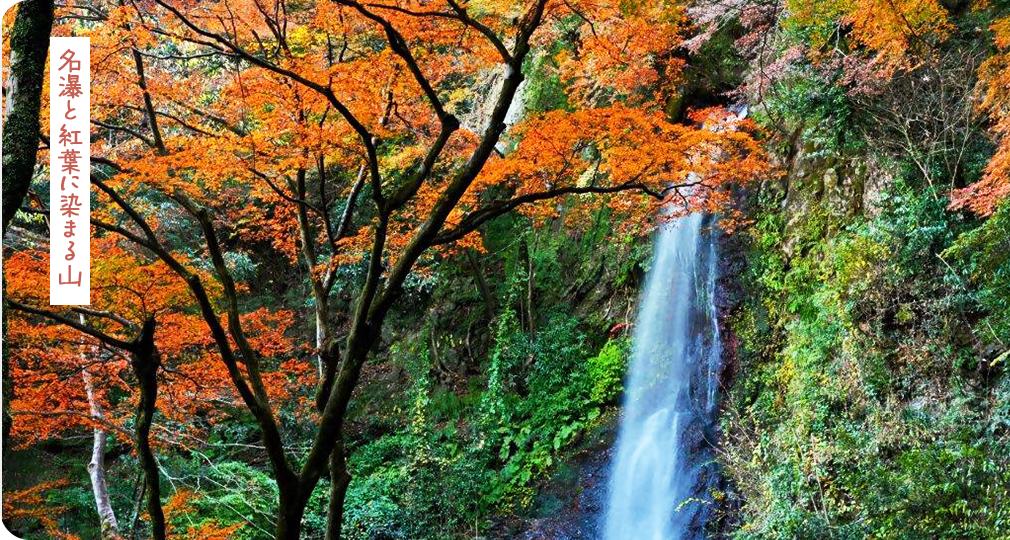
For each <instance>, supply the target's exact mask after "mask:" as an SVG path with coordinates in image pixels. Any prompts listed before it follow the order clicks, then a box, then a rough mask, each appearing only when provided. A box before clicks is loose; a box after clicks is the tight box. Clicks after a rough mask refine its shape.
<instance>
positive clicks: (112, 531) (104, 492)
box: [81, 315, 120, 540]
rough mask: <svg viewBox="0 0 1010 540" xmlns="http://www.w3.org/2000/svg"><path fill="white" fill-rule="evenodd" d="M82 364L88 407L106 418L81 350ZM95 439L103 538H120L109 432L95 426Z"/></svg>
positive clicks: (93, 468) (94, 486) (94, 477)
mask: <svg viewBox="0 0 1010 540" xmlns="http://www.w3.org/2000/svg"><path fill="white" fill-rule="evenodd" d="M84 322H85V321H84V315H81V324H84ZM81 365H82V366H85V367H83V369H82V370H81V378H82V379H84V392H85V394H86V395H87V397H88V408H89V409H91V416H92V418H95V419H97V420H104V419H105V412H104V411H102V406H101V404H100V403H99V402H98V396H97V395H96V393H95V385H94V383H93V381H92V379H91V372H90V371H88V368H87V367H86V366H87V355H86V354H85V353H84V350H81ZM93 436H94V440H93V442H92V445H91V461H90V462H88V476H89V477H91V491H92V494H93V495H94V497H95V510H96V511H97V512H98V520H99V523H101V530H102V533H101V534H102V540H111V539H117V538H120V535H119V522H118V521H117V520H116V512H115V510H113V508H112V501H111V500H110V499H109V486H108V483H107V482H106V480H105V441H106V438H107V434H106V433H105V431H104V430H103V429H101V428H99V427H97V426H96V427H95V428H94V435H93Z"/></svg>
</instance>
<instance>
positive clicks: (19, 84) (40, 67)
mask: <svg viewBox="0 0 1010 540" xmlns="http://www.w3.org/2000/svg"><path fill="white" fill-rule="evenodd" d="M52 29H53V2H52V1H45V0H25V1H24V2H22V3H21V4H19V5H18V13H17V16H16V18H15V19H14V28H13V29H12V31H11V36H10V47H11V53H10V77H9V78H8V79H7V95H6V96H5V98H6V100H7V104H6V105H7V106H6V109H5V110H4V135H3V172H4V174H3V234H6V233H7V227H8V226H9V225H10V222H11V220H12V219H13V218H14V213H15V212H16V211H17V209H18V208H20V207H21V203H22V201H24V198H25V195H27V194H28V187H29V186H30V185H31V182H32V173H33V172H34V171H35V158H36V155H37V154H38V148H39V129H40V122H39V109H40V108H41V104H42V78H43V76H44V74H45V69H46V55H47V54H48V52H49V39H48V37H49V34H50V33H52Z"/></svg>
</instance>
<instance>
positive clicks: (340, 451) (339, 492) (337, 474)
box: [326, 440, 351, 540]
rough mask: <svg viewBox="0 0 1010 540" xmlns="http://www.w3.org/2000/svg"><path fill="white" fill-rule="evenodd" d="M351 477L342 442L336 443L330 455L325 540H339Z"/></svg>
mask: <svg viewBox="0 0 1010 540" xmlns="http://www.w3.org/2000/svg"><path fill="white" fill-rule="evenodd" d="M350 484H351V475H350V473H348V471H347V460H346V458H345V456H344V441H343V440H341V441H339V442H337V446H336V447H334V448H333V453H332V454H330V504H329V506H328V508H327V512H326V540H340V530H341V527H342V526H343V521H344V499H345V498H346V497H347V486H349V485H350Z"/></svg>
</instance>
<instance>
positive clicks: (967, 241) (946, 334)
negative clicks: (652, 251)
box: [723, 182, 1010, 540]
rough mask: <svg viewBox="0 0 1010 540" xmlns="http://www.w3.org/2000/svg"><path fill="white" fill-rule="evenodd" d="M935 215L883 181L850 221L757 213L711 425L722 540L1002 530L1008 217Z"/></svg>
mask: <svg viewBox="0 0 1010 540" xmlns="http://www.w3.org/2000/svg"><path fill="white" fill-rule="evenodd" d="M946 204H947V201H946V199H945V198H944V197H943V196H941V195H940V194H939V193H936V192H934V191H931V190H923V189H920V188H914V187H913V186H912V185H910V184H907V183H904V182H898V183H897V184H896V185H895V186H893V187H892V189H891V191H890V192H889V193H888V195H887V198H886V200H885V201H884V205H883V209H882V211H881V212H880V213H879V214H878V215H876V216H874V217H869V218H856V219H853V220H850V221H849V222H848V223H829V222H828V221H830V218H828V217H826V216H820V217H819V216H818V210H816V209H815V210H812V211H811V214H812V215H811V216H809V217H810V218H811V219H808V220H807V221H805V222H803V223H804V225H802V226H803V227H804V230H791V229H789V230H787V228H786V226H785V225H784V221H783V219H782V218H781V216H780V215H779V214H778V213H777V210H775V208H774V207H773V206H771V205H766V206H764V207H763V210H762V211H761V212H759V216H758V217H757V219H756V226H755V227H754V229H753V239H754V242H753V244H752V245H753V249H754V251H753V254H752V256H751V260H752V264H751V265H750V273H749V275H748V276H747V278H746V281H747V283H748V285H749V287H750V291H751V292H752V295H751V297H750V298H748V299H747V301H746V303H745V305H744V307H743V308H742V309H741V310H740V311H739V312H738V313H736V314H735V315H734V324H733V326H734V329H735V331H736V334H737V336H738V337H740V339H741V347H740V351H739V353H740V354H739V359H740V362H741V367H740V373H741V376H740V377H739V379H738V380H737V381H736V383H735V384H734V385H733V388H732V389H731V390H730V402H731V403H732V410H733V412H732V413H731V414H727V415H725V416H724V418H723V423H724V428H725V429H726V430H727V431H729V432H732V433H736V434H738V437H734V438H733V440H734V441H735V442H734V443H732V444H730V445H729V446H728V448H727V453H726V455H725V456H724V459H725V460H726V462H727V463H726V464H727V468H726V470H727V471H730V473H731V476H732V477H733V478H734V480H735V484H736V486H735V489H736V490H737V491H736V493H737V496H739V497H742V498H743V499H744V501H745V502H744V506H743V512H742V517H740V518H739V519H738V522H737V525H738V526H737V527H736V529H735V531H736V532H735V533H734V537H735V538H738V539H741V540H743V539H747V540H751V539H755V540H756V539H773V538H774V539H781V538H837V539H847V538H853V539H855V538H875V539H888V540H892V539H893V540H899V539H900V540H912V539H920V538H943V539H969V538H981V539H995V538H1006V537H1007V535H1008V534H1010V519H1008V518H1010V498H1008V492H1010V491H1008V490H1010V472H1008V471H1010V461H1008V458H1007V456H1008V455H1010V435H1008V431H1007V424H1006V412H1005V410H1006V405H1005V400H1006V398H1007V397H1008V396H1007V390H1006V389H1007V387H1008V385H1010V377H1008V376H1007V374H1006V373H1005V370H1004V367H1003V365H1002V361H1000V360H999V353H1000V352H1001V351H1003V350H1005V348H1006V345H1005V343H1006V341H1005V340H1004V337H1003V336H1005V332H1006V331H1007V324H1006V321H1007V318H1006V315H1005V314H1006V311H1005V307H1004V306H1005V304H1004V302H1005V298H1006V291H1007V286H1008V280H1007V268H1006V264H1007V261H1006V255H1005V253H1006V250H1005V248H1002V249H1001V247H1002V244H1000V242H1005V229H1002V230H1001V232H1000V233H996V232H994V231H995V230H998V229H990V228H989V227H1000V226H1001V225H1000V221H999V220H1001V219H1006V218H1005V217H1002V216H995V217H994V218H993V219H991V220H989V221H987V222H985V223H984V224H982V225H981V226H980V225H979V224H976V223H970V222H966V221H965V220H964V219H962V218H961V217H960V216H959V215H956V214H951V213H950V212H948V211H947V210H946ZM826 220H828V221H826ZM990 224H992V225H990ZM829 230H840V232H839V233H837V234H835V235H830V234H828V231H829ZM786 237H789V238H793V239H798V240H796V245H795V246H794V247H793V250H792V253H794V255H793V256H792V257H788V256H786V255H785V254H784V253H783V251H782V249H781V248H782V245H783V243H784V242H785V238H786ZM1000 298H1002V299H1004V300H1001V299H1000Z"/></svg>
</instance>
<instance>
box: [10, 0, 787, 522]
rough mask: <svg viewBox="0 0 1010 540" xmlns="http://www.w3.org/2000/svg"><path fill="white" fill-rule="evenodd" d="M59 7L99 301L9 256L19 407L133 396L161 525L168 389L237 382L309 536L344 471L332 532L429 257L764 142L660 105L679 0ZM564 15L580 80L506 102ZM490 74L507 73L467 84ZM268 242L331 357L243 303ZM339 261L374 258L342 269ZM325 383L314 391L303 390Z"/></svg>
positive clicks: (722, 175) (641, 212) (691, 188)
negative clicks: (353, 442)
mask: <svg viewBox="0 0 1010 540" xmlns="http://www.w3.org/2000/svg"><path fill="white" fill-rule="evenodd" d="M58 15H59V17H60V20H61V21H63V24H62V25H60V26H58V27H57V28H55V29H54V33H55V34H56V35H69V34H71V33H72V34H74V35H85V36H89V37H91V39H92V48H93V50H92V59H93V74H92V85H93V87H95V88H100V89H101V91H94V92H93V96H94V100H93V104H92V109H93V117H92V118H93V124H94V142H93V144H92V156H93V157H92V163H93V164H94V166H95V170H94V171H93V175H92V185H93V186H94V187H95V188H96V189H95V190H94V195H93V201H94V202H93V204H94V205H95V206H94V209H93V211H92V230H93V242H94V245H93V247H92V253H94V254H96V256H95V261H94V265H93V270H92V282H93V293H92V294H93V295H94V296H93V299H94V301H93V305H92V306H91V307H89V308H86V309H85V308H77V309H71V310H69V311H66V312H56V311H51V310H49V309H46V308H42V307H37V306H42V305H45V304H46V302H45V294H46V292H45V291H46V287H45V284H46V283H47V279H46V275H45V274H44V272H42V271H41V269H44V268H46V264H45V263H46V255H45V251H44V249H40V248H39V247H32V248H28V249H24V250H21V251H19V252H18V253H16V254H15V255H13V256H11V257H10V258H9V259H8V268H9V270H8V275H9V276H10V277H9V279H10V284H9V285H10V287H9V291H8V297H9V299H10V305H11V306H12V307H14V308H15V309H17V310H20V311H21V312H23V313H24V314H25V318H19V319H17V323H16V324H15V323H12V340H13V341H14V342H16V343H19V349H18V351H17V353H16V354H17V355H18V356H17V358H18V364H19V366H20V367H19V368H18V369H16V370H14V375H15V377H16V378H17V379H18V383H19V388H20V390H19V393H18V395H17V396H16V399H15V401H14V405H13V408H14V410H15V411H18V415H17V418H18V423H17V424H16V426H15V432H16V433H19V434H21V435H25V436H28V437H32V436H35V437H45V436H48V435H49V434H52V433H56V432H59V431H61V430H67V429H73V428H79V427H82V426H85V427H92V428H95V429H100V430H110V431H113V432H115V433H119V432H120V431H121V429H120V426H122V425H123V419H125V418H126V417H127V416H128V415H129V411H130V409H131V408H132V409H134V411H133V416H134V421H133V422H134V432H133V433H131V434H129V435H128V437H129V438H130V440H131V442H132V444H133V445H134V447H135V449H136V451H137V453H138V458H139V459H140V461H141V464H142V466H143V470H144V473H145V476H146V481H147V486H148V488H147V494H148V497H147V513H148V515H149V519H150V520H151V523H152V533H153V536H154V538H155V539H156V540H162V539H165V538H168V537H169V536H170V535H171V534H172V533H171V532H170V530H169V526H168V523H167V520H166V517H165V514H166V511H165V510H166V509H164V508H162V503H161V490H160V488H159V471H158V467H157V462H156V458H155V451H156V449H157V446H158V445H159V444H180V445H185V444H186V442H185V439H184V438H183V439H179V438H173V437H171V436H168V435H167V434H162V433H159V432H158V431H157V430H155V427H154V426H153V425H152V423H153V418H154V413H155V411H156V409H157V410H158V411H160V412H161V413H162V414H163V415H164V417H165V418H166V419H167V420H168V421H172V422H174V423H176V424H178V425H180V426H185V425H186V419H187V418H191V417H192V415H193V414H194V412H195V411H196V410H206V411H208V413H209V414H214V411H215V404H216V403H218V401H219V400H221V399H226V400H228V401H229V402H230V403H241V404H242V405H243V406H244V407H245V408H246V409H247V410H248V412H249V413H250V414H251V415H252V416H253V417H254V418H255V421H256V425H257V426H258V429H259V431H260V436H261V439H262V444H263V447H264V452H265V454H266V458H267V460H268V462H269V465H270V469H271V471H272V475H273V477H274V479H275V480H276V483H277V488H278V501H277V512H276V531H275V536H276V538H278V539H283V540H289V539H296V538H299V537H300V536H301V527H302V517H303V515H304V513H305V509H306V504H307V503H308V500H309V498H310V496H311V495H312V493H313V491H314V490H315V489H316V488H317V485H318V484H319V481H320V479H321V478H322V477H323V476H325V475H328V476H329V478H330V480H331V481H330V490H331V493H330V495H329V501H330V502H329V516H328V525H327V538H333V539H336V538H339V537H340V527H341V522H342V509H343V501H344V497H345V496H346V492H347V487H348V483H349V481H350V476H349V473H348V470H347V464H346V455H345V445H344V442H343V436H344V433H343V425H344V421H345V418H346V414H347V409H348V406H349V403H350V401H351V397H352V394H353V393H354V390H355V388H356V386H357V383H358V380H359V378H360V376H361V371H362V367H363V366H364V364H365V362H366V360H367V358H368V356H369V354H370V351H372V350H373V349H374V348H375V347H376V346H377V344H378V342H379V337H380V335H381V329H382V327H383V324H384V322H385V320H386V317H387V315H388V313H389V311H390V309H391V308H392V307H393V306H394V304H395V303H396V302H397V300H398V299H399V297H400V296H401V295H402V293H403V288H404V284H405V282H406V280H407V279H408V277H409V276H410V275H411V274H413V273H417V272H424V271H425V267H426V266H427V265H428V264H429V263H431V262H433V261H435V260H438V258H440V257H451V256H454V255H455V254H457V253H458V252H459V251H460V250H464V249H465V250H481V249H483V244H482V240H481V234H480V231H481V228H482V226H483V225H485V224H486V223H488V222H489V221H490V220H493V219H494V218H496V217H498V216H501V215H504V214H505V213H508V212H513V211H518V212H522V213H524V214H526V215H527V216H529V217H530V218H531V220H532V221H533V222H534V223H544V222H546V221H547V220H550V219H552V218H555V217H557V216H558V210H557V208H558V204H559V202H562V201H563V202H564V204H566V205H567V206H568V207H570V211H569V212H568V213H567V214H566V217H567V218H568V219H569V220H570V221H573V220H574V221H576V222H577V217H578V216H579V215H585V213H586V212H589V211H591V210H592V209H594V208H600V207H601V206H603V205H606V206H607V207H609V208H610V209H611V210H612V211H613V212H614V214H615V216H617V217H618V218H619V219H620V220H621V222H622V223H623V227H624V228H627V229H637V230H639V231H644V230H647V229H648V224H649V223H654V222H655V219H656V218H655V216H656V215H657V213H658V210H659V209H660V208H662V207H663V206H664V205H672V206H675V207H677V208H679V211H680V212H688V211H694V210H706V211H726V212H729V210H728V209H727V208H726V207H725V203H726V201H727V200H728V192H727V191H726V189H725V188H726V186H727V185H729V184H732V183H739V182H746V181H749V180H751V179H753V178H756V177H757V176H758V175H760V174H761V173H762V172H764V171H766V170H767V165H766V163H765V160H764V158H763V154H762V152H761V150H760V148H759V146H758V143H757V142H756V141H755V139H754V138H753V137H752V136H751V134H750V132H751V131H752V129H753V126H752V125H751V124H750V122H749V121H745V120H739V119H737V118H736V116H735V115H733V114H730V113H728V112H726V111H724V110H719V109H707V110H703V111H698V112H696V113H695V115H694V116H693V118H692V124H691V125H683V124H674V123H671V122H670V121H669V120H668V119H667V118H665V116H664V115H663V113H662V106H663V104H664V103H665V101H666V100H667V99H669V98H670V96H671V95H672V94H673V93H675V92H676V82H677V80H678V78H677V74H678V72H679V70H680V69H682V67H683V61H682V60H679V59H677V58H676V56H675V55H674V54H672V53H673V49H674V48H675V47H677V46H678V44H679V43H680V40H681V39H682V34H683V31H684V29H685V28H686V27H687V25H688V22H687V20H686V18H685V14H684V12H683V10H682V8H681V7H680V6H677V5H673V4H664V3H660V4H654V5H653V4H648V5H647V4H641V5H627V4H625V3H621V2H612V1H572V0H533V1H530V2H513V1H499V0H492V1H474V2H469V3H461V2H457V1H456V0H446V1H445V2H444V4H443V3H441V2H440V3H437V4H430V3H428V2H423V1H417V2H413V1H410V2H398V3H381V2H380V3H361V2H357V1H354V0H335V1H322V2H318V3H306V4H293V3H288V2H284V1H274V2H263V1H262V0H227V1H221V2H168V1H162V0H155V1H144V2H131V3H124V4H116V3H102V2H91V3H80V4H73V5H68V6H64V7H62V8H61V13H59V14H58ZM562 39H564V40H567V42H568V43H569V44H570V45H569V46H567V47H565V48H563V50H561V51H560V52H558V53H557V54H555V55H554V58H553V60H554V63H555V64H556V66H557V68H556V69H557V73H558V75H559V77H561V78H562V80H564V81H565V82H566V83H567V86H568V89H569V93H568V99H569V108H566V109H561V110H555V111H549V112H545V113H542V114H534V115H530V116H529V117H527V118H522V115H521V114H520V115H516V114H515V113H514V112H511V111H514V110H515V109H516V108H517V107H518V108H519V109H520V111H521V100H520V99H519V98H518V97H517V96H518V95H519V94H520V88H521V87H522V85H523V82H524V78H525V77H524V74H523V72H524V66H525V65H526V63H527V62H528V61H529V60H530V59H531V58H532V57H533V56H535V55H539V54H546V53H545V52H541V51H545V50H546V45H547V44H549V43H552V42H557V41H559V40H562ZM481 84H484V85H487V86H490V87H491V89H492V90H491V91H490V92H489V95H488V96H483V95H479V94H477V93H474V92H472V91H471V89H472V88H473V87H474V86H475V85H481ZM36 210H37V211H42V209H41V208H37V209H36ZM580 213H581V214H580ZM574 224H576V225H577V223H574ZM197 239H199V240H197ZM257 243H259V244H267V245H269V246H270V248H271V250H272V252H273V253H276V254H277V255H278V256H279V257H280V258H281V260H282V261H284V262H285V264H288V265H291V266H296V267H300V268H301V269H302V270H303V275H304V279H305V280H306V282H307V285H308V291H309V292H308V293H307V297H302V298H300V299H299V303H298V305H297V306H292V310H300V309H303V306H306V305H308V306H310V307H309V308H308V309H310V310H311V319H312V320H313V321H314V327H315V335H314V337H313V338H312V339H311V343H310V344H307V345H306V346H305V348H304V350H309V351H311V354H312V356H313V360H314V362H315V364H316V367H315V370H314V371H315V373H314V377H308V376H307V375H309V374H310V371H309V370H308V369H306V366H304V365H299V363H298V361H297V360H288V361H285V358H291V356H290V355H292V354H293V352H292V351H293V350H294V349H297V348H298V346H296V345H294V344H293V343H292V342H291V341H290V340H292V339H293V338H292V336H291V335H290V332H286V331H285V330H286V328H287V325H285V324H284V323H283V321H285V320H286V319H288V320H289V319H291V318H293V317H294V315H293V314H292V313H291V312H288V311H283V310H275V311H271V310H268V309H267V308H265V307H262V308H256V309H251V308H250V307H249V306H250V302H249V300H250V298H252V296H253V295H252V294H251V291H250V285H249V284H248V283H246V282H244V281H243V280H242V279H239V278H238V277H236V276H237V271H238V270H237V265H238V264H239V261H241V260H243V258H246V257H249V256H251V254H253V253H254V251H253V250H252V249H250V246H252V245H255V244H257ZM271 262H272V261H271ZM348 268H362V269H363V277H362V278H361V279H360V280H357V281H354V280H350V281H348V280H342V279H341V278H340V276H341V271H342V270H344V269H348ZM354 289H356V291H355V290H354ZM338 293H339V294H341V295H344V294H348V295H351V298H352V301H351V302H349V303H348V305H347V306H346V308H345V309H340V310H337V309H335V308H334V306H333V299H334V297H335V296H336V295H337V294H338ZM80 315H84V316H85V317H86V319H85V320H84V322H82V320H81V319H80V317H79V316H80ZM46 321H48V322H46ZM50 323H57V324H55V325H52V324H50ZM289 324H290V322H289V323H288V325H289ZM82 347H83V348H84V349H85V351H86V352H83V353H82V352H81V350H82ZM87 351H95V352H93V353H89V352H87ZM89 354H90V355H91V356H92V357H95V358H96V365H95V366H91V365H90V364H89V362H88V360H87V358H88V357H89ZM82 359H84V360H83V361H82ZM43 362H44V364H43ZM61 370H62V371H64V372H70V373H79V374H82V375H83V374H84V373H89V374H90V376H91V378H92V379H93V380H94V378H95V377H94V375H95V373H101V374H102V377H101V379H102V382H103V385H104V384H108V385H113V386H115V385H118V387H119V389H120V390H122V391H127V392H129V394H130V398H129V399H126V400H119V401H117V402H115V403H113V402H111V401H109V399H108V397H107V396H108V394H109V392H108V390H107V388H108V387H106V388H98V389H97V390H96V395H98V396H99V398H98V401H99V402H100V404H101V409H102V410H103V411H105V412H104V413H103V414H102V416H104V419H102V418H101V417H100V416H99V415H97V414H95V413H94V411H93V408H92V407H91V406H92V403H88V399H87V395H86V394H88V392H87V391H86V386H87V385H86V384H79V383H78V381H79V379H78V378H76V377H73V378H67V377H59V376H56V375H55V374H56V373H59V372H60V371H61ZM128 378H132V381H131V382H126V381H127V379H128ZM223 381H227V382H228V383H230V384H223ZM306 384H314V385H315V399H314V400H313V401H314V403H311V404H309V403H307V402H306V400H299V399H297V398H298V395H299V391H300V390H304V386H305V385H306ZM54 385H56V386H54ZM287 385H290V386H291V387H292V388H293V390H287V389H286V387H287ZM54 388H61V389H65V390H61V391H60V392H58V393H54V392H53V389H54ZM301 393H302V394H303V395H304V392H301ZM53 399H56V400H57V401H56V402H53ZM92 401H94V400H92ZM291 401H294V402H295V406H302V407H305V406H308V407H310V410H308V411H306V412H305V414H308V415H311V418H313V420H314V422H315V425H316V430H315V432H314V433H313V435H312V438H311V441H310V442H309V445H308V451H307V452H305V453H304V454H302V455H294V453H293V452H292V451H290V450H289V445H288V444H286V441H285V436H284V434H283V431H282V426H281V423H280V421H279V419H278V410H279V407H281V406H282V404H287V403H289V402H291ZM312 408H314V410H311V409H312ZM86 411H90V412H86ZM33 413H35V414H33ZM186 429H190V428H189V427H186V428H185V429H183V430H182V431H183V432H185V430H186ZM194 429H195V428H194ZM29 434H33V435H29ZM162 439H164V440H162ZM198 532H199V534H200V535H202V536H205V537H207V538H218V537H225V536H227V535H228V534H229V533H230V532H231V531H229V530H218V529H213V530H212V529H207V530H204V531H202V532H201V531H196V532H191V533H190V534H197V533H198Z"/></svg>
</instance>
